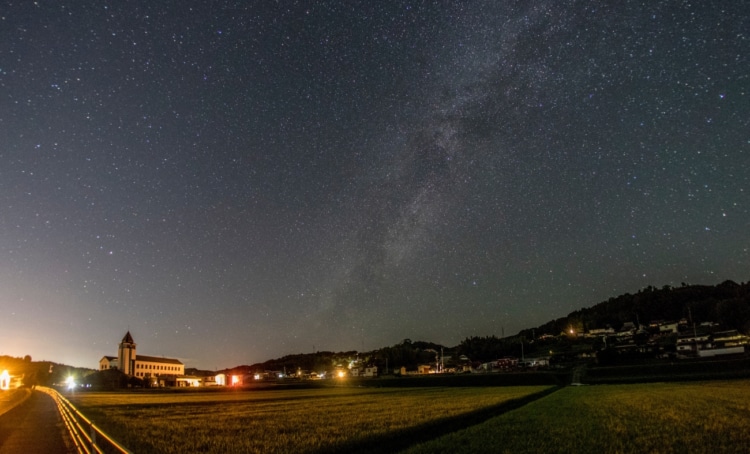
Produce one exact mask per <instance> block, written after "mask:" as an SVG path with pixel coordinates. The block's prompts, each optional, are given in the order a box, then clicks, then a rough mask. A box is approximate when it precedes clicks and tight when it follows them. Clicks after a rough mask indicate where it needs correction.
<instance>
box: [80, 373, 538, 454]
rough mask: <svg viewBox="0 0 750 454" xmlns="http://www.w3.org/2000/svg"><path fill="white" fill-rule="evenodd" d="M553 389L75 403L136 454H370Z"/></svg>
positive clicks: (151, 396) (149, 397)
mask: <svg viewBox="0 0 750 454" xmlns="http://www.w3.org/2000/svg"><path fill="white" fill-rule="evenodd" d="M545 389H549V387H546V386H516V387H489V388H485V387H466V388H436V387H432V388H408V389H403V388H323V389H300V390H278V391H277V390H273V391H268V390H266V391H240V392H208V393H132V394H131V393H91V394H85V393H81V394H78V395H75V396H68V397H69V399H70V400H71V401H72V402H73V403H74V404H75V405H76V406H77V407H78V408H79V409H80V410H81V411H82V412H83V413H84V414H86V415H87V416H88V417H89V418H90V419H92V420H93V421H94V423H95V424H97V425H98V426H99V427H101V428H102V429H103V430H105V431H106V432H107V433H108V434H110V435H111V436H113V437H114V438H115V439H116V440H118V441H119V442H120V443H122V444H123V445H125V446H127V447H128V448H129V449H131V450H133V451H134V452H150V453H185V452H205V453H211V452H217V453H218V452H220V453H253V452H258V453H260V452H262V453H291V452H295V453H299V452H336V451H340V452H349V451H362V450H363V449H365V447H369V445H370V444H373V446H375V445H378V444H379V443H381V442H382V443H386V442H387V441H388V440H389V438H392V437H396V438H398V437H403V436H406V435H409V434H412V435H413V434H417V433H418V432H419V431H424V429H423V428H424V427H427V428H429V427H430V425H431V424H434V423H435V422H436V421H445V420H454V419H460V418H462V417H464V416H466V417H467V418H470V415H472V414H476V413H477V412H478V411H481V410H482V409H485V410H488V411H489V410H491V409H492V408H494V407H497V406H500V405H502V404H504V403H506V404H507V403H508V402H509V401H513V400H515V399H522V398H524V397H526V396H529V395H531V394H534V393H538V392H542V391H544V390H545ZM402 441H403V440H402ZM381 446H385V444H383V445H381ZM373 449H374V450H377V448H375V447H373Z"/></svg>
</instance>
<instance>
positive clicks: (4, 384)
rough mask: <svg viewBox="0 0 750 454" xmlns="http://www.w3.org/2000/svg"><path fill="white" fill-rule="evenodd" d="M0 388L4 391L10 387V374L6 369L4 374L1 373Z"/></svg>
mask: <svg viewBox="0 0 750 454" xmlns="http://www.w3.org/2000/svg"><path fill="white" fill-rule="evenodd" d="M0 389H2V390H3V391H5V390H8V389H10V374H9V373H8V371H7V370H4V371H3V373H2V374H0Z"/></svg>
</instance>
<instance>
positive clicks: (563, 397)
mask: <svg viewBox="0 0 750 454" xmlns="http://www.w3.org/2000/svg"><path fill="white" fill-rule="evenodd" d="M749 447H750V380H736V381H719V382H694V383H653V384H637V385H606V386H581V387H568V388H564V389H561V390H560V391H557V392H555V393H553V394H550V395H548V396H546V397H543V398H541V399H539V400H536V401H534V402H531V403H529V404H528V405H526V406H524V407H523V408H520V409H517V410H514V411H511V412H508V413H505V414H503V415H502V416H499V417H495V418H492V419H490V420H488V421H485V422H484V423H481V424H478V425H475V426H472V427H470V428H467V429H465V430H461V431H457V432H453V433H451V434H448V435H446V436H443V437H440V438H437V439H435V440H432V441H430V442H427V443H424V444H421V445H418V446H416V447H414V448H412V449H410V450H409V451H407V452H409V453H410V454H417V453H431V454H432V453H452V454H455V453H461V452H495V453H525V452H534V453H536V452H540V453H542V452H543V453H675V454H678V453H679V454H685V453H709V452H710V453H740V452H750V448H749Z"/></svg>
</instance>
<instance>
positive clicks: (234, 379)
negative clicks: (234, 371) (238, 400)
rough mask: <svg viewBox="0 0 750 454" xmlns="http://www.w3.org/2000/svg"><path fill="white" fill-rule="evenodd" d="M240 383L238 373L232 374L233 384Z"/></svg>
mask: <svg viewBox="0 0 750 454" xmlns="http://www.w3.org/2000/svg"><path fill="white" fill-rule="evenodd" d="M239 384H240V377H239V376H237V375H232V386H237V385H239Z"/></svg>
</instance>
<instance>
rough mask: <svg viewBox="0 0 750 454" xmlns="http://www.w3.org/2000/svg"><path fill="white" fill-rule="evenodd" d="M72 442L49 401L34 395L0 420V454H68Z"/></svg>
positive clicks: (46, 397) (36, 393)
mask: <svg viewBox="0 0 750 454" xmlns="http://www.w3.org/2000/svg"><path fill="white" fill-rule="evenodd" d="M74 452H75V449H74V448H73V444H72V442H70V441H69V439H68V438H67V433H66V432H65V426H64V424H63V422H62V419H61V418H60V414H59V413H58V411H57V404H55V401H54V400H53V399H52V397H50V396H48V395H47V394H44V393H42V392H40V391H34V392H33V393H32V394H31V396H30V397H29V398H28V399H26V401H25V402H24V403H22V404H20V405H18V406H17V407H15V408H13V409H12V410H10V411H8V412H7V413H5V414H3V415H2V416H0V454H16V453H24V454H35V453H39V454H72V453H74Z"/></svg>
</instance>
